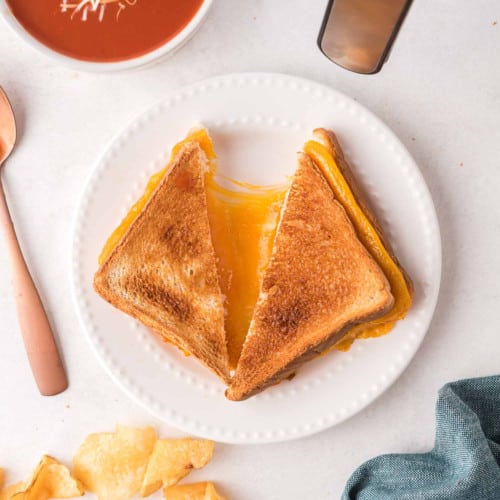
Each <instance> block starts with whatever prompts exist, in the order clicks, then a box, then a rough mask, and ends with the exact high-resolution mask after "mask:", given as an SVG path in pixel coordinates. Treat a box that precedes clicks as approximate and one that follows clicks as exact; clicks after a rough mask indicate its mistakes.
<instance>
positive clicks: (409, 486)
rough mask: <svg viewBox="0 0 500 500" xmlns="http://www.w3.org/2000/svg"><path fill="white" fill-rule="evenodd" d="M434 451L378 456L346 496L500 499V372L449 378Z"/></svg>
mask: <svg viewBox="0 0 500 500" xmlns="http://www.w3.org/2000/svg"><path fill="white" fill-rule="evenodd" d="M436 420H437V422H436V441H435V445H434V448H433V450H432V451H430V452H429V453H414V454H401V455H398V454H393V455H382V456H380V457H376V458H373V459H372V460H369V461H368V462H366V463H364V464H363V465H362V466H361V467H359V468H358V469H357V470H356V471H355V472H354V474H353V475H352V476H351V478H350V479H349V481H348V482H347V485H346V487H345V490H344V493H343V495H342V500H354V499H356V500H444V499H453V500H500V376H494V377H484V378H476V379H468V380H460V381H458V382H453V383H450V384H446V385H445V386H444V387H443V388H442V389H441V390H440V391H439V397H438V401H437V404H436Z"/></svg>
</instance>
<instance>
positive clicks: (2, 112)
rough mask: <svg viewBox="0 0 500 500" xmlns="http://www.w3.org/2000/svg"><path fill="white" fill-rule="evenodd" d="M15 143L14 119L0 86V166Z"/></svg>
mask: <svg viewBox="0 0 500 500" xmlns="http://www.w3.org/2000/svg"><path fill="white" fill-rule="evenodd" d="M15 145H16V120H15V118H14V112H13V111H12V106H11V105H10V102H9V99H7V95H6V94H5V92H4V91H3V89H2V87H0V168H1V167H2V164H3V163H4V162H5V160H6V159H7V158H8V157H9V156H10V153H12V150H13V149H14V146H15Z"/></svg>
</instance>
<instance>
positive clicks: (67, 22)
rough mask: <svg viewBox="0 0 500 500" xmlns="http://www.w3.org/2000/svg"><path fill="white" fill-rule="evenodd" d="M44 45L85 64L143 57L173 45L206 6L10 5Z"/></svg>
mask: <svg viewBox="0 0 500 500" xmlns="http://www.w3.org/2000/svg"><path fill="white" fill-rule="evenodd" d="M7 3H8V5H9V7H10V9H11V11H12V13H13V14H14V16H15V17H16V18H17V20H18V21H19V23H21V25H22V26H23V27H24V28H25V29H26V30H27V31H28V32H29V33H30V34H31V35H33V36H34V37H35V38H37V39H38V40H39V41H40V42H42V43H43V44H45V45H47V46H48V47H50V48H52V49H54V50H56V51H57V52H60V53H62V54H65V55H67V56H70V57H74V58H77V59H81V60H84V61H94V62H116V61H123V60H126V59H131V58H133V57H138V56H141V55H144V54H146V53H148V52H150V51H152V50H154V49H157V48H159V47H160V46H162V45H163V44H165V43H166V42H167V41H168V40H170V39H172V38H173V37H174V36H175V35H177V34H178V33H179V32H180V31H182V29H183V28H184V27H185V26H186V25H187V24H188V23H189V21H191V19H192V18H193V17H194V16H195V14H196V13H197V12H198V9H199V8H200V7H201V5H202V3H203V0H7Z"/></svg>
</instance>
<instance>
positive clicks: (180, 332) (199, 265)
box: [94, 142, 229, 382]
mask: <svg viewBox="0 0 500 500" xmlns="http://www.w3.org/2000/svg"><path fill="white" fill-rule="evenodd" d="M205 168H206V157H205V154H204V153H203V151H202V150H201V148H200V146H199V144H198V143H196V142H190V143H187V144H185V145H184V146H183V147H182V148H181V149H180V151H179V152H178V154H177V155H176V157H175V158H174V161H173V163H172V167H171V170H170V172H169V173H168V174H167V175H165V177H164V178H163V179H162V181H161V182H160V184H159V185H158V187H157V188H156V190H155V192H154V193H153V195H152V197H151V198H150V200H149V201H148V203H147V204H146V206H145V207H144V209H143V210H142V212H141V213H140V214H139V215H138V216H137V218H136V219H135V221H134V222H133V223H132V225H131V226H130V227H129V229H128V231H127V232H126V233H125V235H124V236H123V238H122V240H121V241H120V243H119V244H118V245H117V246H116V247H115V248H114V249H113V251H112V252H111V254H110V255H109V257H108V258H107V259H106V260H105V261H104V263H103V264H102V265H101V267H100V268H99V270H98V271H97V273H96V274H95V277H94V288H95V290H96V291H97V293H99V294H100V295H101V296H102V297H103V298H104V299H105V300H107V301H108V302H109V303H110V304H112V305H113V306H115V307H117V308H118V309H120V310H122V311H123V312H125V313H127V314H129V315H130V316H132V317H133V318H136V319H138V320H139V321H141V322H142V323H144V324H145V325H146V326H148V327H150V328H152V329H153V330H155V331H156V332H157V333H159V334H160V335H161V336H162V337H163V338H164V339H166V340H168V341H170V342H173V343H174V344H176V345H177V346H179V347H181V348H182V349H184V350H186V351H188V352H190V353H191V354H192V355H194V356H195V357H196V358H198V359H199V360H200V361H201V362H202V363H204V364H205V365H206V366H208V367H209V368H210V369H212V370H213V371H214V372H215V373H216V374H217V375H218V376H219V377H221V378H222V379H223V380H224V381H225V382H228V380H229V365H228V355H227V345H226V344H227V342H226V334H225V331H224V308H223V298H222V295H221V291H220V287H219V279H218V275H217V267H216V260H215V252H214V248H213V245H212V241H211V233H210V227H209V221H208V212H207V203H206V195H205V188H204V175H203V174H204V169H205Z"/></svg>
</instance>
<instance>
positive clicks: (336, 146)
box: [314, 128, 413, 294]
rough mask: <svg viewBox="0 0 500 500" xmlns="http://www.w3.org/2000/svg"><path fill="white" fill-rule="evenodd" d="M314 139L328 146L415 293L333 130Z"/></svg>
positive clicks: (317, 131)
mask: <svg viewBox="0 0 500 500" xmlns="http://www.w3.org/2000/svg"><path fill="white" fill-rule="evenodd" d="M314 137H315V139H317V140H318V141H319V142H320V143H321V144H323V145H324V146H326V148H327V149H328V151H329V152H330V154H331V155H332V156H333V158H334V160H335V163H336V164H337V166H338V167H339V168H340V171H341V172H342V176H343V177H344V179H345V180H346V182H347V184H348V185H349V188H350V189H351V191H352V194H353V195H354V198H356V201H357V202H358V205H359V207H360V208H361V210H362V211H363V213H364V214H365V215H366V217H367V218H368V220H369V221H370V223H371V224H372V225H373V227H374V228H375V230H376V231H377V234H378V235H379V236H380V239H381V240H382V243H383V245H384V247H385V249H386V250H387V251H388V252H389V255H390V256H391V258H392V260H393V261H394V262H395V263H396V265H397V266H398V267H399V269H400V270H401V272H402V273H403V277H404V279H405V281H406V284H407V286H408V290H409V291H410V294H412V293H413V283H412V281H411V279H410V276H409V275H408V273H407V272H406V271H405V269H404V268H403V267H402V266H401V264H400V263H399V261H398V259H397V257H396V255H395V254H394V251H393V250H392V248H391V245H390V243H389V241H388V239H387V238H386V236H385V234H384V230H383V228H382V226H381V224H380V222H379V221H378V219H377V217H376V215H375V213H374V211H373V209H372V208H371V206H370V204H369V202H368V199H367V197H366V195H365V193H364V192H363V190H362V189H361V187H360V186H359V184H358V182H357V181H356V177H355V176H354V174H353V172H352V169H351V167H350V165H349V163H348V162H347V160H346V158H345V156H344V152H343V151H342V148H341V147H340V143H339V141H338V139H337V136H336V135H335V134H334V133H333V132H332V131H331V130H326V129H324V128H318V129H315V130H314Z"/></svg>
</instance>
